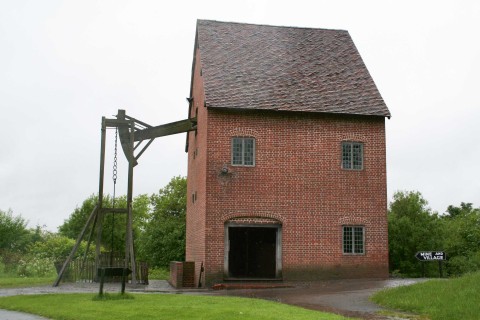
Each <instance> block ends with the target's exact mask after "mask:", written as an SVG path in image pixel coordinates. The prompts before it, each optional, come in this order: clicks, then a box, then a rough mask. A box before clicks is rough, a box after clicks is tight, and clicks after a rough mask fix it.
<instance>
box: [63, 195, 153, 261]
mask: <svg viewBox="0 0 480 320" xmlns="http://www.w3.org/2000/svg"><path fill="white" fill-rule="evenodd" d="M97 202H98V196H97V195H91V196H90V197H88V198H87V199H85V200H84V201H83V203H82V206H81V207H77V208H75V210H74V211H73V212H72V214H71V215H70V217H69V218H68V219H67V220H65V222H64V223H63V224H62V225H61V226H60V227H59V228H58V232H59V234H60V235H62V236H65V237H68V238H70V239H77V237H78V235H79V234H80V232H81V230H82V229H83V227H84V226H85V224H86V222H87V220H88V217H89V216H90V214H91V213H92V211H93V209H94V208H95V205H96V204H97ZM103 205H104V207H113V199H112V198H111V197H110V196H109V195H105V196H104V197H103ZM115 207H116V208H126V207H127V198H126V196H120V197H117V198H116V199H115ZM132 211H133V232H134V237H138V235H139V234H140V230H141V228H143V226H144V224H145V221H146V220H147V218H148V215H149V213H150V200H149V196H148V195H146V194H141V195H139V196H137V197H135V198H134V199H133V203H132ZM126 219H127V215H126V214H112V213H108V214H106V215H105V216H104V220H103V229H102V243H101V245H102V246H103V247H105V248H106V249H107V250H109V251H111V250H113V251H117V252H123V251H124V250H125V231H126V230H125V226H126ZM92 226H93V224H92V225H91V226H90V228H89V229H88V230H87V233H86V234H88V233H89V232H90V231H91V228H92ZM95 239H96V238H93V240H95Z"/></svg>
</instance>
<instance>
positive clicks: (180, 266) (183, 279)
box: [168, 261, 195, 288]
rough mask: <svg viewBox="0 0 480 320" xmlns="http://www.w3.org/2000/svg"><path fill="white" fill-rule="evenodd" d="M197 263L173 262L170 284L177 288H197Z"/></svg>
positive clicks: (171, 263) (171, 264)
mask: <svg viewBox="0 0 480 320" xmlns="http://www.w3.org/2000/svg"><path fill="white" fill-rule="evenodd" d="M194 281H195V262H193V261H171V262H170V279H169V280H168V282H169V283H170V285H172V286H173V287H175V288H193V287H195V282H194Z"/></svg>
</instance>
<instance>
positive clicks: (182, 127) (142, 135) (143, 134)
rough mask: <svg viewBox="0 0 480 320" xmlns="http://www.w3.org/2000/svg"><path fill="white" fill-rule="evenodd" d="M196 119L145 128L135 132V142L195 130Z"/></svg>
mask: <svg viewBox="0 0 480 320" xmlns="http://www.w3.org/2000/svg"><path fill="white" fill-rule="evenodd" d="M196 128H197V118H191V119H186V120H180V121H176V122H171V123H167V124H163V125H160V126H156V127H153V128H147V129H144V130H138V131H136V132H135V141H142V140H146V139H152V138H158V137H164V136H169V135H172V134H177V133H182V132H188V131H192V130H196Z"/></svg>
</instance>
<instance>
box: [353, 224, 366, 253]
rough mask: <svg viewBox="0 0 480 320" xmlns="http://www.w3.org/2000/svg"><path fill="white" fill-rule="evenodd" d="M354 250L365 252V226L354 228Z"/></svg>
mask: <svg viewBox="0 0 480 320" xmlns="http://www.w3.org/2000/svg"><path fill="white" fill-rule="evenodd" d="M354 238H355V241H354V252H355V253H364V252H363V251H364V250H363V227H355V228H354Z"/></svg>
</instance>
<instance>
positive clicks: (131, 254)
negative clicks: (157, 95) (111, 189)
mask: <svg viewBox="0 0 480 320" xmlns="http://www.w3.org/2000/svg"><path fill="white" fill-rule="evenodd" d="M134 131H135V123H134V122H133V121H132V122H131V123H130V150H131V154H130V157H129V159H128V190H127V210H128V214H127V232H126V237H125V238H126V246H125V268H128V260H129V259H128V258H130V265H131V269H132V284H137V279H136V275H137V272H136V271H137V270H136V263H135V250H134V246H133V211H132V207H133V206H132V203H133V167H134V165H135V156H134V153H133V151H134Z"/></svg>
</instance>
